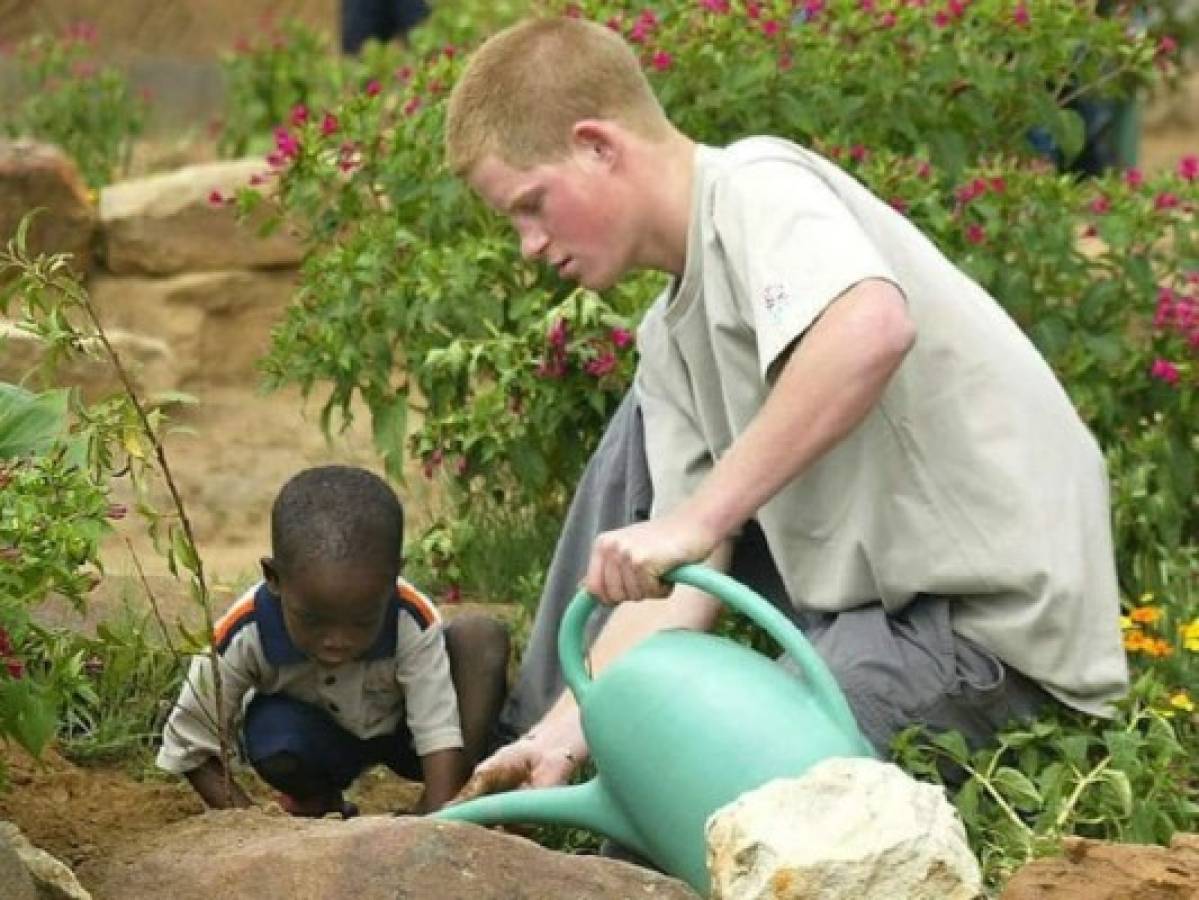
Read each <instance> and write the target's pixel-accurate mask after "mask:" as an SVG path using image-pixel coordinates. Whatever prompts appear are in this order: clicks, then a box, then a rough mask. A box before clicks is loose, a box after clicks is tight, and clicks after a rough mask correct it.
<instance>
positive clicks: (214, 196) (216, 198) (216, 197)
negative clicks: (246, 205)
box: [208, 189, 225, 206]
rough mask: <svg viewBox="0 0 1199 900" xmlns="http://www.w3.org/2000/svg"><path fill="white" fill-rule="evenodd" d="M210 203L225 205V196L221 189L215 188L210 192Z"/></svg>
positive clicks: (210, 204) (212, 204)
mask: <svg viewBox="0 0 1199 900" xmlns="http://www.w3.org/2000/svg"><path fill="white" fill-rule="evenodd" d="M208 205H209V206H224V205H225V196H224V195H223V194H222V193H221V192H220V191H218V190H215V189H213V190H212V191H211V192H210V193H209V194H208Z"/></svg>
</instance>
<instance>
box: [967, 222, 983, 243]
mask: <svg viewBox="0 0 1199 900" xmlns="http://www.w3.org/2000/svg"><path fill="white" fill-rule="evenodd" d="M966 240H968V241H969V242H970V243H972V244H985V243H986V242H987V230H986V229H985V228H983V227H982V226H981V225H978V224H972V225H970V226H968V227H967V228H966Z"/></svg>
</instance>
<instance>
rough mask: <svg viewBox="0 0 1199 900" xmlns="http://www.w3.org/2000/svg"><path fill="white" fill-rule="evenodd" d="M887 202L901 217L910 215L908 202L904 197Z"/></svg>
mask: <svg viewBox="0 0 1199 900" xmlns="http://www.w3.org/2000/svg"><path fill="white" fill-rule="evenodd" d="M887 202H888V203H890V204H891V208H892V209H894V210H895V211H896V212H897V213H899V214H900V215H903V216H906V215H907V214H908V202H907V201H906V200H904V199H903V198H902V197H892V198H891V199H890V200H888V201H887Z"/></svg>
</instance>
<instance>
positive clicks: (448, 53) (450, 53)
mask: <svg viewBox="0 0 1199 900" xmlns="http://www.w3.org/2000/svg"><path fill="white" fill-rule="evenodd" d="M575 10H576V11H577V10H578V7H577V6H576V7H575ZM567 12H568V13H569V10H568V11H567ZM457 53H458V48H457V47H455V46H454V45H453V44H446V45H445V46H444V47H442V48H441V55H442V56H444V57H445V58H446V59H453V58H454V57H455V56H456V55H457Z"/></svg>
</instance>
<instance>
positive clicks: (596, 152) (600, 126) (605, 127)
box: [570, 119, 622, 167]
mask: <svg viewBox="0 0 1199 900" xmlns="http://www.w3.org/2000/svg"><path fill="white" fill-rule="evenodd" d="M570 136H571V140H572V142H573V144H574V148H575V150H576V151H577V152H582V153H585V154H586V155H587V157H589V158H590V159H591V160H593V161H597V162H601V163H604V164H605V165H607V166H609V167H610V166H611V165H612V164H613V163H614V162H616V161H617V159H618V157H619V155H620V149H621V146H622V144H621V133H620V131H619V129H618V128H616V126H615V125H614V123H612V122H608V121H606V120H604V119H580V120H579V121H578V122H575V124H574V127H573V128H572V129H571V132H570Z"/></svg>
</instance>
